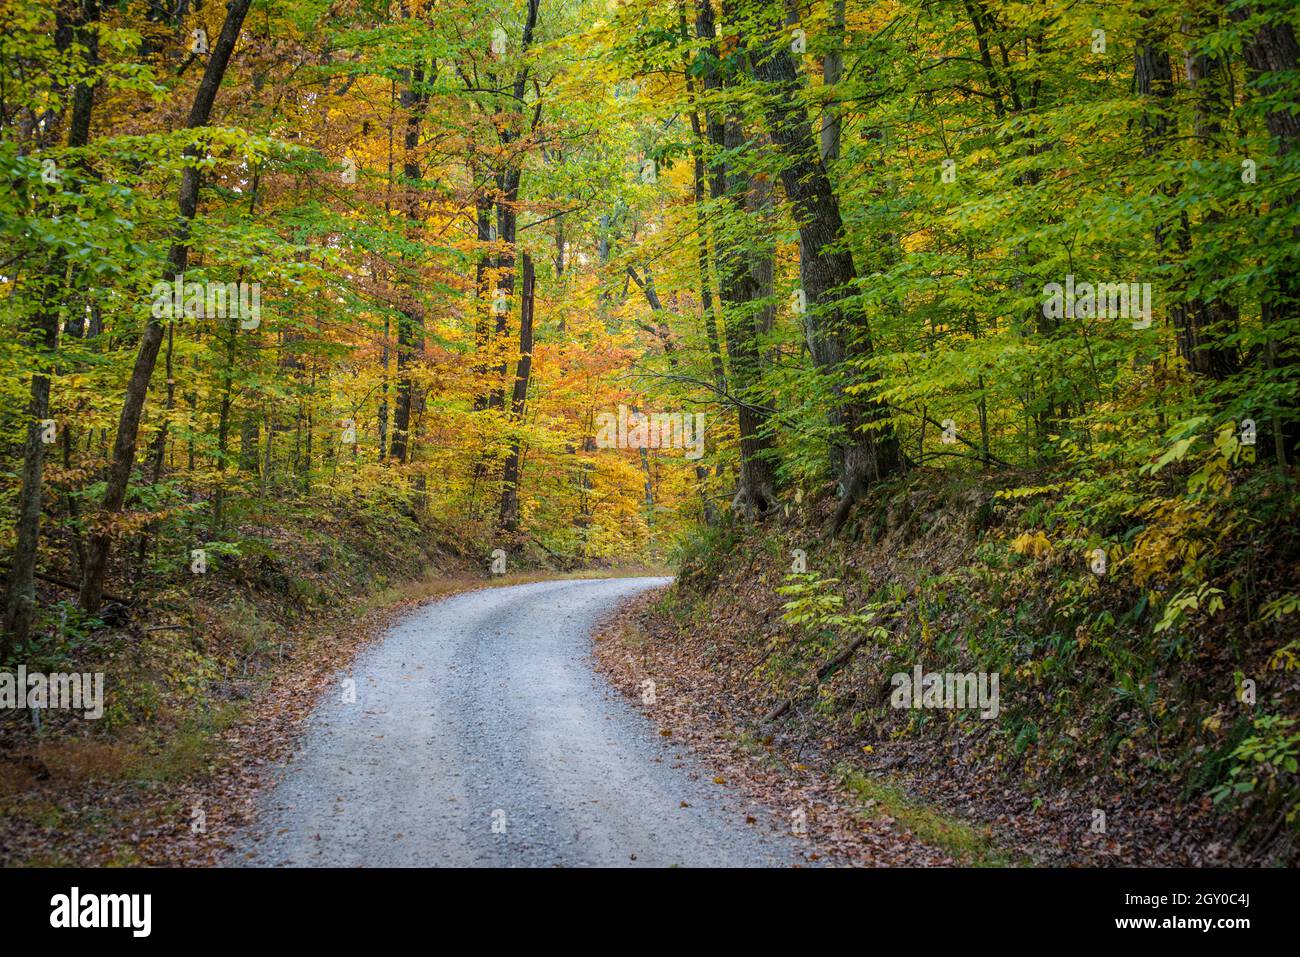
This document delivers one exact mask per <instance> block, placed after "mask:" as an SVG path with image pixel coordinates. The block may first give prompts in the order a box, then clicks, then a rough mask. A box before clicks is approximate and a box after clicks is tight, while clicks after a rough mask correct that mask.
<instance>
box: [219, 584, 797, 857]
mask: <svg viewBox="0 0 1300 957" xmlns="http://www.w3.org/2000/svg"><path fill="white" fill-rule="evenodd" d="M667 582H668V579H664V578H630V579H629V578H622V579H617V578H616V579H603V580H569V581H552V582H538V583H535V584H528V585H516V586H511V587H503V588H488V589H484V590H482V591H476V592H470V593H466V594H462V595H457V596H454V597H452V598H448V599H445V600H443V601H440V602H437V603H436V604H432V605H428V606H426V607H424V608H421V609H420V610H418V611H416V612H414V613H413V614H412V615H410V616H409V617H408V618H406V619H405V620H404V621H402V622H401V623H400V624H398V625H396V626H394V627H393V628H390V629H389V630H388V632H387V633H386V634H385V635H384V636H383V637H382V640H380V641H378V642H376V643H375V644H374V645H373V646H371V647H370V648H369V649H368V650H367V651H366V652H364V653H363V654H362V655H361V657H360V658H359V659H358V660H357V662H356V663H355V666H354V668H353V671H352V672H351V674H350V675H349V676H347V677H350V678H351V679H352V680H353V681H354V682H355V692H356V701H355V703H348V702H347V701H346V700H344V699H345V697H346V694H345V686H344V684H343V676H340V683H339V686H338V687H336V688H335V689H334V690H333V691H331V693H330V694H329V695H328V696H327V697H326V698H325V700H323V701H322V702H321V703H320V705H319V706H318V707H317V709H316V711H315V713H314V714H313V716H312V718H311V719H310V722H309V726H308V729H307V731H306V733H305V735H304V738H303V741H302V743H301V747H300V749H299V752H298V754H297V755H296V756H295V758H294V760H293V761H291V762H289V763H288V764H286V765H285V767H284V768H283V770H282V771H281V772H280V774H279V779H278V781H277V782H276V784H275V785H274V787H272V788H270V789H268V791H267V792H266V793H265V794H264V795H263V798H262V800H261V802H260V813H259V815H258V823H257V824H256V825H255V826H254V827H253V828H251V829H249V830H248V831H246V832H244V833H242V834H241V835H240V836H239V839H238V840H237V841H236V842H235V846H234V849H233V851H232V852H231V855H230V857H229V858H228V862H229V863H230V864H232V865H245V866H286V865H287V866H356V865H364V866H390V867H393V866H395V867H405V866H410V867H417V866H419V867H428V866H492V867H549V866H576V867H581V866H650V867H656V866H658V867H662V866H671V865H683V866H711V867H718V866H722V867H737V866H759V865H786V864H793V863H797V862H799V861H800V858H799V857H798V846H799V845H798V844H796V842H795V841H794V839H793V838H788V837H787V836H785V834H784V833H782V831H783V829H782V827H781V825H780V823H779V822H778V821H777V820H776V819H775V818H774V817H773V816H772V815H771V814H770V813H769V812H767V811H765V810H764V809H762V808H760V807H758V806H756V805H754V804H753V803H752V802H749V801H747V800H745V799H744V798H742V797H741V796H740V795H739V794H738V793H737V792H735V791H733V790H729V789H727V788H724V787H723V786H720V785H717V784H714V783H713V773H712V772H710V771H708V770H706V769H704V768H701V767H698V766H697V765H695V764H694V762H693V760H692V759H691V758H690V757H689V755H687V754H683V748H682V747H681V746H680V745H676V744H674V743H672V742H671V741H669V740H667V739H665V738H662V737H660V736H659V734H658V732H657V728H656V726H655V725H654V724H653V722H652V721H650V720H648V719H647V718H646V717H645V716H644V715H642V714H639V713H637V710H636V709H635V708H634V707H633V706H632V705H630V704H628V703H627V702H626V700H625V699H624V698H623V696H622V695H620V694H619V693H618V692H617V691H615V690H614V689H613V688H611V687H609V686H608V685H607V684H606V683H605V681H604V680H603V679H602V678H601V677H600V676H598V675H597V674H595V673H594V672H593V671H592V667H591V658H590V654H591V633H592V629H593V627H594V626H595V624H596V623H597V622H598V621H599V620H600V619H601V618H602V617H603V616H605V615H606V614H608V613H609V612H611V611H612V610H613V609H614V607H615V606H616V605H617V604H618V603H619V602H620V601H621V600H623V599H626V598H628V597H630V596H632V595H634V594H636V593H638V592H641V591H644V590H646V589H648V588H654V587H656V586H660V585H664V584H666V583H667ZM747 815H753V816H754V817H755V818H757V823H756V824H746V823H745V819H746V816H747Z"/></svg>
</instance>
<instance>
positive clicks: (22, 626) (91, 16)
mask: <svg viewBox="0 0 1300 957" xmlns="http://www.w3.org/2000/svg"><path fill="white" fill-rule="evenodd" d="M98 17H99V4H98V2H85V3H82V4H81V8H80V10H79V15H78V22H77V23H76V24H75V25H74V26H73V29H72V30H71V31H70V32H69V31H60V33H63V34H64V36H65V37H66V38H67V39H65V40H64V41H63V43H64V44H65V45H66V44H67V40H69V39H72V37H74V36H75V38H76V40H77V42H78V43H81V44H83V45H84V46H85V47H86V67H87V69H88V70H91V69H93V68H94V67H95V65H96V64H97V63H98V59H99V33H98V31H97V30H95V29H93V26H92V24H93V23H94V21H95V20H97V19H98ZM94 98H95V87H94V83H93V82H85V83H78V84H77V86H76V88H75V89H74V90H73V95H72V120H71V122H70V123H69V126H68V148H69V149H77V148H80V147H83V146H85V145H86V144H87V143H88V142H89V141H90V114H91V109H92V107H93V106H94ZM77 189H78V187H77V184H76V182H75V181H74V182H73V183H72V184H71V185H70V191H73V192H75V191H77ZM66 265H67V258H66V256H65V255H64V254H63V252H62V250H56V251H54V252H53V253H52V254H51V261H50V266H49V269H48V270H47V271H46V272H45V273H44V275H42V276H41V278H40V279H39V280H38V289H37V295H36V297H35V298H36V301H37V303H38V307H37V317H36V321H35V322H34V323H33V326H32V330H31V339H32V344H33V345H34V346H35V349H36V352H37V360H36V363H35V368H34V369H33V371H32V381H31V385H30V392H29V397H28V404H27V416H28V419H27V438H26V442H25V445H24V447H23V465H22V490H21V491H20V492H19V497H18V522H17V528H16V529H15V531H16V533H17V541H16V543H15V546H14V556H13V568H12V570H11V572H10V575H9V594H8V602H7V603H6V606H5V620H4V625H5V628H4V634H0V662H3V661H4V660H5V659H6V657H7V656H8V654H9V652H10V650H11V649H12V647H13V645H15V644H17V643H19V642H22V641H25V640H26V638H27V635H28V633H29V631H30V630H31V625H32V618H33V616H34V615H35V612H36V582H35V578H36V554H37V550H38V548H39V546H40V537H41V498H42V495H41V485H42V481H43V477H44V471H45V442H43V441H42V438H41V433H42V432H43V426H42V424H41V423H42V420H44V419H47V418H49V413H50V374H49V368H50V367H52V366H53V362H54V354H55V352H56V350H57V349H58V346H59V299H60V298H61V297H60V295H59V293H60V291H61V289H62V286H63V277H64V271H65V269H66ZM67 428H68V425H67V423H65V424H64V429H65V430H66V429H67ZM65 439H66V434H65Z"/></svg>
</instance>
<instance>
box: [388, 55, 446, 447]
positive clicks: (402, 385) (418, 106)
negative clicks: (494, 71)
mask: <svg viewBox="0 0 1300 957" xmlns="http://www.w3.org/2000/svg"><path fill="white" fill-rule="evenodd" d="M430 75H431V78H433V77H435V76H436V72H435V71H434V70H431V71H430ZM423 86H424V70H423V69H420V68H418V67H417V68H416V69H415V70H414V71H412V73H411V82H410V86H409V87H408V88H407V89H405V90H403V91H402V95H401V106H402V109H404V110H406V133H405V135H404V137H403V147H404V149H405V157H404V160H403V162H402V178H403V180H404V181H405V187H406V218H407V222H408V228H409V229H410V230H411V231H412V232H413V233H415V234H416V235H417V236H418V234H419V231H420V227H419V209H420V202H419V191H418V190H417V189H416V186H415V183H416V182H417V181H418V180H419V179H420V163H419V157H418V156H417V154H416V148H417V147H418V146H419V145H420V126H421V125H422V123H423V122H424V114H425V111H426V110H427V109H428V104H429V95H428V93H427V92H426V91H425V90H424V89H422V87H423ZM413 285H414V284H413V283H409V282H408V286H407V288H406V289H405V290H404V291H403V294H402V297H401V299H402V302H401V307H400V312H399V314H398V316H397V395H396V398H395V399H394V407H393V438H392V443H391V445H390V446H389V454H390V455H391V456H392V457H393V458H395V459H397V461H399V462H407V461H409V460H410V457H411V451H412V450H411V406H412V403H413V401H414V394H415V384H414V382H413V381H412V377H411V370H412V368H413V367H414V366H415V365H416V364H417V363H418V361H419V356H420V354H421V353H422V352H423V351H424V307H423V305H421V304H420V303H419V302H418V301H417V300H416V296H415V293H414V291H413V290H412V289H411V286H413Z"/></svg>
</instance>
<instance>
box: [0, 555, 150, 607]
mask: <svg viewBox="0 0 1300 957" xmlns="http://www.w3.org/2000/svg"><path fill="white" fill-rule="evenodd" d="M0 568H3V569H4V570H5V571H9V566H8V565H0ZM32 575H33V576H34V577H36V578H39V579H40V580H41V581H43V582H49V583H50V584H51V585H59V586H61V587H63V588H67V589H70V590H71V591H75V592H79V591H81V586H80V585H78V584H75V583H73V582H70V581H64V580H63V579H62V578H55V577H54V576H53V575H47V574H45V573H44V572H32ZM104 597H105V598H107V599H108V600H109V601H115V602H118V603H119V604H123V605H129V604H131V599H129V598H123V597H122V596H121V595H111V594H109V593H108V592H104Z"/></svg>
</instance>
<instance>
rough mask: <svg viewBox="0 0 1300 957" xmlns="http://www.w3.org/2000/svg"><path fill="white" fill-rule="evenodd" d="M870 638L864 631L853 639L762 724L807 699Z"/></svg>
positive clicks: (768, 715)
mask: <svg viewBox="0 0 1300 957" xmlns="http://www.w3.org/2000/svg"><path fill="white" fill-rule="evenodd" d="M870 637H871V632H870V631H864V632H863V633H862V634H860V635H858V637H856V638H854V639H853V640H852V641H851V642H849V646H848V647H847V648H845V649H844V650H843V651H841V652H840V653H839V654H838V655H836V656H835V657H834V658H832V659H831V660H830V661H828V662H826V664H824V665H822V666H821V667H820V668H819V669H817V677H816V678H814V679H813V682H812V684H811V685H805V686H804V687H802V688H800V689H799V691H798V692H797V693H795V695H794V696H793V697H790V698H786V699H785V700H784V701H782V702H781V703H780V704H778V705H776V707H774V708H773V709H772V710H771V711H769V712H768V713H767V716H766V717H764V718H763V721H762V723H763V724H770V723H771V722H773V721H775V720H776V719H777V718H779V717H781V715H783V714H785V713H786V712H787V711H789V710H790V709H791V708H792V707H794V703H795V702H796V701H800V700H802V699H803V698H805V697H807V695H808V693H809V692H811V691H814V690H816V688H817V686H818V685H819V684H821V683H822V682H823V681H825V680H826V677H827V676H828V675H830V674H831V673H832V672H834V671H837V670H838V669H839V668H840V667H841V666H842V665H843V664H844V663H845V662H846V661H848V660H849V659H850V658H852V657H853V653H854V652H855V651H857V650H858V649H859V648H861V647H862V646H863V645H864V644H866V641H867V639H868V638H870Z"/></svg>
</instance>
